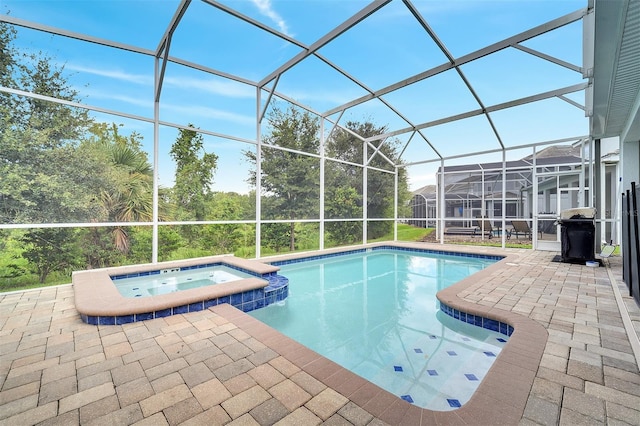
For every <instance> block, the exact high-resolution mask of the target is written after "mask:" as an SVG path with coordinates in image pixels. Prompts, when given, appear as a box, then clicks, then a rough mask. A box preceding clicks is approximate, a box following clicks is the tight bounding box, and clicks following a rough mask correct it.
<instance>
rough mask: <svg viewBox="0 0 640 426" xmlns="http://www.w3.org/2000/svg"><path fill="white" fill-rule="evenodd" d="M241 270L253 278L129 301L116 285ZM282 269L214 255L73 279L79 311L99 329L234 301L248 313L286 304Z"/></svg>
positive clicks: (79, 275) (95, 272) (99, 271)
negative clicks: (132, 280) (188, 273)
mask: <svg viewBox="0 0 640 426" xmlns="http://www.w3.org/2000/svg"><path fill="white" fill-rule="evenodd" d="M217 266H222V267H225V268H231V269H233V270H234V271H238V272H239V275H243V276H245V277H248V278H242V277H240V278H239V279H236V280H234V281H227V282H218V283H216V284H214V285H205V286H201V287H196V288H186V289H184V290H179V291H172V292H167V293H163V294H157V295H148V296H146V297H136V295H135V294H133V295H132V297H125V296H123V294H121V292H120V291H119V290H118V288H117V287H116V285H115V284H114V281H115V282H117V281H118V280H120V279H128V278H139V277H150V279H153V278H154V277H155V276H156V275H162V274H163V273H172V274H173V273H175V272H180V271H189V270H198V269H202V270H204V268H216V267H217ZM279 269H280V268H278V267H277V266H272V265H268V264H265V263H261V262H258V261H255V260H248V259H242V258H237V257H234V256H210V257H202V258H197V259H187V260H180V261H173V262H161V263H155V264H144V265H130V266H120V267H113V268H101V269H90V270H85V271H76V272H74V273H73V275H72V282H73V289H74V295H75V304H76V310H77V311H78V312H79V313H80V316H81V318H82V320H83V321H84V322H86V323H88V324H94V325H116V324H127V323H130V322H135V321H144V320H148V319H153V318H162V317H166V316H169V315H176V314H184V313H187V312H195V311H201V310H203V309H208V308H210V307H211V306H216V305H218V304H222V303H229V304H231V305H233V306H235V307H236V308H238V309H240V310H242V311H244V312H249V311H252V310H254V309H258V308H261V307H263V306H267V305H269V304H271V303H275V302H278V301H281V300H284V299H285V298H286V297H287V294H288V292H289V289H288V284H289V281H288V280H287V278H286V277H283V276H281V275H278V270H279Z"/></svg>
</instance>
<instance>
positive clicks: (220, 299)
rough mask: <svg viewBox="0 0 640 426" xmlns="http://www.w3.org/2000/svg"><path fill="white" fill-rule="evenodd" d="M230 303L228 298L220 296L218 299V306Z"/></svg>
mask: <svg viewBox="0 0 640 426" xmlns="http://www.w3.org/2000/svg"><path fill="white" fill-rule="evenodd" d="M230 301H231V299H230V297H229V296H222V297H219V298H218V305H222V304H223V303H229V302H230Z"/></svg>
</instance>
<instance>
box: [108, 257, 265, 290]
mask: <svg viewBox="0 0 640 426" xmlns="http://www.w3.org/2000/svg"><path fill="white" fill-rule="evenodd" d="M251 277H253V275H250V274H247V273H244V272H242V271H238V270H236V269H233V268H230V267H228V266H225V265H215V266H209V267H206V268H198V269H183V270H180V268H176V269H173V270H161V271H158V272H157V273H155V274H153V275H145V276H137V277H131V278H120V279H117V280H115V281H114V284H115V286H116V288H117V289H118V291H119V292H120V294H121V295H122V296H124V297H146V296H156V295H158V294H167V293H173V292H175V291H181V290H188V289H190V288H197V287H203V286H207V285H213V284H220V283H226V282H231V281H237V280H242V279H245V278H251Z"/></svg>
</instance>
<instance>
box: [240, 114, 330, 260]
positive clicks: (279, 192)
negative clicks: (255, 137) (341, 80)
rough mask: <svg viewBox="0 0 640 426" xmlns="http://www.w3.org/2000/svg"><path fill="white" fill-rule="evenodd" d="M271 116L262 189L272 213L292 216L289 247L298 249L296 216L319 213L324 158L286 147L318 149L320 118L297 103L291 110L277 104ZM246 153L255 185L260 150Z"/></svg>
mask: <svg viewBox="0 0 640 426" xmlns="http://www.w3.org/2000/svg"><path fill="white" fill-rule="evenodd" d="M267 120H268V124H269V127H270V132H269V133H268V134H266V135H265V136H264V137H263V148H262V162H261V165H260V167H261V171H262V173H261V176H260V179H261V183H262V190H263V195H265V196H266V198H265V200H264V202H263V204H262V206H263V210H264V212H265V215H267V216H268V217H272V218H275V219H289V220H290V222H289V232H288V234H289V249H290V250H295V241H296V240H295V220H296V219H300V218H303V217H305V216H315V217H317V215H318V209H319V198H320V162H319V160H318V159H317V158H314V157H311V156H307V155H304V154H298V153H295V152H291V151H287V150H285V149H289V150H295V151H300V152H308V153H317V152H318V150H319V146H320V140H319V137H318V130H319V122H318V119H317V118H315V117H313V116H312V115H311V114H310V113H308V112H306V111H305V112H300V110H298V109H297V108H294V107H293V106H291V107H289V109H288V110H287V111H282V110H280V109H279V108H278V107H275V108H274V109H272V110H271V111H270V113H269V115H268V116H267ZM270 145H271V146H273V148H272V147H271V146H270ZM276 147H280V148H285V149H278V148H276ZM244 155H245V157H246V158H247V160H248V161H249V162H251V163H252V164H253V166H254V169H253V170H254V171H253V173H252V175H251V176H250V178H249V183H251V184H253V185H255V184H256V179H257V176H256V172H255V170H256V161H257V158H256V154H255V153H254V152H252V151H245V152H244ZM272 228H273V229H276V228H278V227H272ZM278 240H279V239H278Z"/></svg>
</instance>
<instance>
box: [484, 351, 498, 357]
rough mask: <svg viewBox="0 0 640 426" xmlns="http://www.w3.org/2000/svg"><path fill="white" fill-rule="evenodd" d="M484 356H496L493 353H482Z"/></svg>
mask: <svg viewBox="0 0 640 426" xmlns="http://www.w3.org/2000/svg"><path fill="white" fill-rule="evenodd" d="M484 354H485V355H486V356H496V354H494V353H493V352H488V351H487V352H485V353H484Z"/></svg>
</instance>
